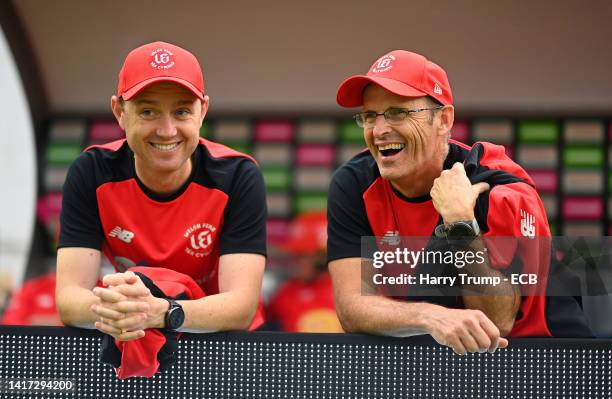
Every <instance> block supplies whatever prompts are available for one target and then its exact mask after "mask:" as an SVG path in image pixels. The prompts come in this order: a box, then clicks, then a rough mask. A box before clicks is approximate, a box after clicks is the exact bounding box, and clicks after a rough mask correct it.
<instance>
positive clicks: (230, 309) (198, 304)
mask: <svg viewBox="0 0 612 399" xmlns="http://www.w3.org/2000/svg"><path fill="white" fill-rule="evenodd" d="M156 302H158V304H159V305H158V311H157V312H156V313H157V314H158V316H157V317H154V318H153V320H152V323H153V325H152V327H155V328H162V327H164V326H165V320H164V315H165V312H166V311H167V310H168V302H167V301H166V300H161V301H156ZM177 303H178V304H180V305H181V306H182V307H183V311H184V312H185V322H184V323H183V326H182V327H181V328H180V331H183V332H194V333H206V332H216V331H230V330H246V329H248V328H249V326H250V325H251V322H252V321H253V317H254V316H255V313H256V311H257V305H258V299H253V300H252V301H245V299H244V296H243V295H240V294H238V293H235V292H225V293H221V294H216V295H209V296H206V297H204V298H200V299H195V300H184V301H177Z"/></svg>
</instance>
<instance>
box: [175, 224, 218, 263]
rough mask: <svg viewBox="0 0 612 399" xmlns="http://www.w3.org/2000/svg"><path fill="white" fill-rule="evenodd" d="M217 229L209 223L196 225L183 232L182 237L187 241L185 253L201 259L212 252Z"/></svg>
mask: <svg viewBox="0 0 612 399" xmlns="http://www.w3.org/2000/svg"><path fill="white" fill-rule="evenodd" d="M216 231H217V228H216V227H215V226H213V225H212V224H209V223H196V224H194V225H193V226H191V227H189V228H188V229H187V230H185V234H183V237H184V238H186V239H187V240H188V242H187V246H186V247H185V252H186V253H187V254H189V255H191V256H195V257H196V258H202V257H204V256H207V255H208V254H210V253H211V252H212V248H213V243H214V242H215V238H216V237H215V235H216Z"/></svg>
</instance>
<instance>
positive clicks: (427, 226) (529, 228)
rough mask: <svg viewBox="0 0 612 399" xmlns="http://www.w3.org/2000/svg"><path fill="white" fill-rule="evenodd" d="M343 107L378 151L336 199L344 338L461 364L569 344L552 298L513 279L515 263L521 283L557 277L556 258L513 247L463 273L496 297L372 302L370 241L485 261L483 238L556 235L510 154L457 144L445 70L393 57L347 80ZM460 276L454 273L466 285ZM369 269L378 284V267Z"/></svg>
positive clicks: (360, 158)
mask: <svg viewBox="0 0 612 399" xmlns="http://www.w3.org/2000/svg"><path fill="white" fill-rule="evenodd" d="M337 101H338V103H339V104H340V105H341V106H344V107H361V108H362V112H359V113H357V114H356V115H355V120H356V122H357V124H358V125H359V126H360V127H362V128H363V132H364V138H365V142H366V144H367V147H368V149H369V151H366V152H362V153H361V154H359V155H357V156H355V157H354V158H353V159H352V160H350V161H349V162H348V163H346V164H345V165H343V166H342V167H341V168H340V169H338V171H336V173H335V174H334V177H333V179H332V183H331V186H330V191H329V198H328V223H329V225H328V234H329V238H328V262H329V268H330V272H331V276H332V279H333V282H334V286H335V289H334V291H335V293H336V306H337V311H338V315H339V318H340V321H341V322H342V325H343V327H344V328H345V330H347V331H350V332H369V333H375V334H384V335H392V336H410V335H417V334H430V335H432V336H433V338H434V339H435V340H436V341H438V342H439V343H441V344H443V345H447V346H450V347H452V348H453V350H455V351H456V352H457V353H460V354H464V353H466V352H477V351H486V350H489V351H494V350H495V349H497V348H503V347H506V346H507V345H508V341H507V340H506V339H505V338H503V337H504V336H551V335H554V334H553V333H556V334H558V335H562V334H563V333H562V332H561V333H559V332H558V331H559V330H554V329H553V323H552V322H551V320H550V319H548V316H549V311H550V309H549V307H548V304H547V303H546V297H544V296H525V295H522V292H521V289H519V287H518V286H517V285H513V284H511V283H510V281H509V279H507V278H506V277H507V275H506V274H505V273H508V271H509V269H510V266H509V264H510V263H513V265H514V266H513V267H515V266H516V264H518V265H519V266H518V268H519V271H521V272H525V271H526V270H532V271H533V272H534V273H538V274H539V275H540V276H541V275H546V273H547V271H548V264H549V263H550V261H551V259H550V251H549V250H548V251H539V252H538V251H537V249H533V248H531V249H532V251H531V252H530V251H524V250H522V249H516V247H512V248H511V249H508V248H509V247H505V248H504V250H505V251H510V252H512V253H511V254H510V256H509V257H507V256H506V257H504V256H493V255H494V254H489V256H485V257H483V259H484V260H483V262H481V263H480V264H476V263H475V262H472V264H470V265H469V266H466V267H465V268H464V269H462V270H461V273H464V274H465V275H466V276H470V277H479V278H480V277H486V278H491V279H499V281H500V283H499V284H497V285H496V286H495V287H494V289H492V287H486V289H488V291H486V292H487V295H476V294H474V292H472V293H471V295H468V291H461V290H462V289H464V288H466V285H463V286H459V289H460V291H459V294H457V295H455V296H448V295H447V296H431V297H426V298H423V297H420V298H419V299H418V300H415V299H412V300H411V299H410V298H409V296H407V295H363V294H376V293H380V292H381V290H382V291H383V293H384V289H383V288H381V286H377V283H376V281H374V279H373V277H372V276H371V275H369V274H364V275H363V276H362V273H361V271H362V269H361V255H362V252H361V245H360V239H361V237H363V236H376V237H384V238H383V239H382V240H381V241H384V242H386V243H393V244H394V245H397V243H399V242H401V239H400V237H415V236H416V237H432V236H437V237H440V238H441V239H442V240H443V241H444V243H445V245H447V246H449V247H450V249H451V250H452V251H459V250H461V251H464V252H465V251H472V252H473V253H477V252H478V251H483V250H486V248H484V242H483V240H482V239H480V238H479V237H481V236H485V237H497V236H510V237H518V238H519V239H520V238H522V239H526V240H527V241H531V242H536V241H538V240H530V239H532V238H534V237H536V236H537V237H550V230H549V227H548V222H547V219H546V212H545V210H544V207H543V205H542V202H541V200H540V198H539V196H538V194H537V192H536V190H535V187H534V184H533V180H532V179H531V178H530V177H529V176H528V175H527V173H526V172H525V171H524V170H523V169H522V168H521V167H520V166H519V165H517V164H516V163H514V162H513V161H512V160H510V159H509V158H508V157H507V156H506V155H505V153H504V149H503V147H501V146H496V145H493V144H490V143H476V144H474V145H473V146H472V147H470V146H467V145H465V144H463V143H459V142H457V141H454V140H452V139H450V135H451V128H452V126H453V121H454V108H453V97H452V93H451V87H450V84H449V82H448V78H447V75H446V72H445V71H444V70H443V69H442V68H441V67H440V66H438V65H436V64H435V63H433V62H431V61H430V60H428V59H426V58H425V57H423V56H421V55H419V54H415V53H412V52H408V51H402V50H397V51H392V52H390V53H388V54H386V55H384V56H382V57H380V58H379V59H378V60H377V61H376V62H375V63H374V64H373V65H372V67H371V68H370V70H369V71H368V73H367V74H366V75H358V76H352V77H350V78H348V79H347V80H345V81H344V82H343V83H342V84H341V86H340V88H339V89H338V93H337ZM459 239H461V240H459ZM427 241H429V238H427V239H426V240H425V242H427ZM431 241H435V240H431ZM419 248H420V246H419ZM502 252H503V251H502ZM368 253H369V252H368ZM453 253H456V252H451V254H453ZM527 254H529V256H531V255H534V254H535V255H536V256H535V257H534V258H529V257H528V256H527ZM502 255H503V254H502ZM506 255H507V254H506ZM515 255H516V256H515ZM513 257H514V259H513ZM489 258H490V259H489ZM508 258H509V259H512V260H513V261H514V260H516V262H510V261H509V259H508ZM538 259H540V261H538ZM364 264H367V263H364ZM451 266H452V268H451V269H452V270H450V272H451V273H455V275H457V273H458V270H457V269H456V268H455V266H454V265H452V264H451ZM420 267H421V270H425V271H426V272H428V271H430V270H431V271H436V272H439V273H446V271H444V272H441V270H443V269H442V268H435V267H430V266H427V267H430V269H424V268H425V265H424V262H421V263H420ZM457 267H459V266H457ZM521 267H522V270H520V269H521ZM529 268H531V269H529ZM434 269H436V270H434ZM363 270H364V271H365V272H367V273H374V272H373V271H372V267H364V268H363ZM443 277H446V276H443ZM362 278H363V280H364V281H365V282H366V283H365V284H364V285H363V286H362V285H361V280H362ZM379 281H380V280H379ZM440 281H446V280H440ZM448 281H451V280H448ZM473 281H476V280H473ZM484 281H490V280H484ZM470 284H471V283H468V284H467V285H468V286H469V285H470ZM470 288H473V287H470ZM362 289H363V291H362ZM407 289H408V290H411V289H413V288H411V287H407ZM532 295H533V294H532ZM540 295H541V294H540ZM390 296H393V297H396V296H402V298H401V299H402V300H398V299H397V298H391V297H390ZM406 299H407V300H406ZM566 305H567V308H566V310H572V311H576V306H575V305H576V304H575V303H573V304H572V303H569V304H566ZM557 314H558V313H557ZM555 328H556V327H555ZM568 331H569V330H566V333H567V334H570V335H571V334H573V332H568Z"/></svg>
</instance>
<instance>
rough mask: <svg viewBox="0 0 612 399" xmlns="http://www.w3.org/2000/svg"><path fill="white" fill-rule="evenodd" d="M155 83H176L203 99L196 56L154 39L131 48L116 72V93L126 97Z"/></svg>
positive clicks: (201, 81) (132, 95)
mask: <svg viewBox="0 0 612 399" xmlns="http://www.w3.org/2000/svg"><path fill="white" fill-rule="evenodd" d="M157 82H175V83H178V84H180V85H181V86H183V87H185V88H186V89H188V90H189V91H191V92H192V93H193V94H194V95H195V96H196V97H198V98H199V99H200V100H202V101H204V77H203V76H202V68H201V67H200V63H199V62H198V60H197V59H196V57H195V56H194V55H193V54H191V53H190V52H189V51H187V50H185V49H182V48H180V47H178V46H175V45H173V44H170V43H164V42H154V43H149V44H145V45H144V46H140V47H138V48H136V49H134V50H132V51H131V52H130V53H129V54H128V55H127V57H125V61H124V62H123V67H121V71H119V84H118V85H117V96H118V97H122V98H123V99H124V100H129V99H131V98H132V97H134V96H135V95H136V94H138V93H139V92H140V91H141V90H143V89H144V88H145V87H147V86H149V85H151V84H153V83H157Z"/></svg>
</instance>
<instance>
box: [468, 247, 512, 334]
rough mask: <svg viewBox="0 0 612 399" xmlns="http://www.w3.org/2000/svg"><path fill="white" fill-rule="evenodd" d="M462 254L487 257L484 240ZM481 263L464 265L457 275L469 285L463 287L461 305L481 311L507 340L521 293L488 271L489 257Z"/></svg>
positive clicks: (501, 277)
mask: <svg viewBox="0 0 612 399" xmlns="http://www.w3.org/2000/svg"><path fill="white" fill-rule="evenodd" d="M465 250H466V251H470V252H472V253H476V252H481V253H485V254H486V247H485V244H484V240H483V238H482V237H478V238H477V239H475V240H473V241H472V243H471V244H470V245H469V246H468V247H467V248H465ZM483 259H484V261H483V262H472V263H470V264H467V265H466V266H465V267H464V268H463V269H461V271H460V273H462V274H465V275H466V276H467V277H468V278H466V281H468V283H467V284H464V285H463V294H462V297H463V302H464V304H465V307H466V308H468V309H477V310H480V311H482V312H483V313H484V314H485V315H486V316H487V317H488V318H489V319H491V321H492V322H493V323H494V324H495V325H496V326H497V328H499V330H500V333H501V335H502V336H506V335H508V334H509V333H510V331H511V330H512V327H513V325H514V320H515V318H516V314H517V312H518V308H519V306H520V303H521V298H520V290H519V289H518V288H517V287H516V286H514V285H512V284H511V283H510V281H508V279H507V277H506V276H505V275H504V274H503V273H501V272H500V271H498V270H495V269H493V268H492V267H491V264H490V260H489V257H488V256H486V255H485V256H483ZM491 281H495V284H491V283H490V282H491Z"/></svg>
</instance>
